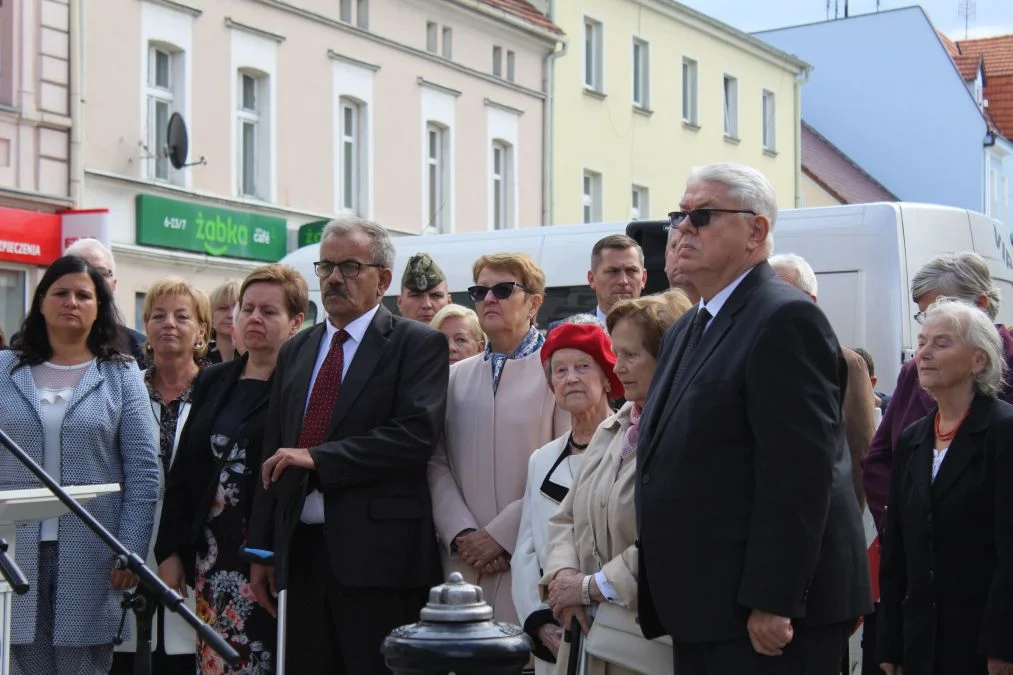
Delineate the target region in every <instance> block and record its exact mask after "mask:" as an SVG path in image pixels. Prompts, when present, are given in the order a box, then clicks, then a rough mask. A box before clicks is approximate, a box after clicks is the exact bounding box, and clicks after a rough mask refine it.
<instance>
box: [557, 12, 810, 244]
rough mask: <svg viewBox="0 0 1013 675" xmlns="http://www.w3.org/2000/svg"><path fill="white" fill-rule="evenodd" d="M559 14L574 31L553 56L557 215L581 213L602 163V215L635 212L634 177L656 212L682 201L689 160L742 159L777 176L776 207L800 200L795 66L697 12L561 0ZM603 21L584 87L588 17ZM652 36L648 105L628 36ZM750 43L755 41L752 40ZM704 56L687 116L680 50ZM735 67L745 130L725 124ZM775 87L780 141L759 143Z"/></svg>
mask: <svg viewBox="0 0 1013 675" xmlns="http://www.w3.org/2000/svg"><path fill="white" fill-rule="evenodd" d="M556 10H557V11H556V16H555V17H554V18H555V21H556V23H557V24H558V25H560V26H561V27H562V28H563V30H564V31H565V32H566V34H567V36H568V42H569V45H568V51H567V54H566V55H565V56H563V57H561V58H559V59H557V61H556V65H555V73H554V78H555V81H554V97H555V100H554V113H553V114H554V118H553V126H554V133H553V136H554V138H553V144H554V145H553V152H554V158H553V170H552V177H553V181H554V183H553V204H552V212H551V216H550V218H551V224H557V225H561V224H571V223H580V222H582V221H583V213H582V207H583V203H582V197H583V182H582V181H583V172H584V170H585V169H587V170H591V171H595V172H598V173H600V174H601V175H602V214H601V215H602V220H604V221H614V220H626V219H628V218H629V216H630V209H631V190H632V186H633V185H634V184H636V185H640V186H644V187H646V188H648V190H649V200H648V202H649V213H647V214H642V215H641V217H642V218H646V217H650V218H663V217H665V215H666V214H667V213H668V212H669V211H673V210H676V209H677V207H678V205H679V200H680V198H681V196H682V193H683V188H684V187H685V181H686V177H687V176H688V174H689V172H690V170H691V168H692V167H694V166H697V165H700V164H709V163H712V162H722V161H729V162H741V163H743V164H748V165H750V166H753V167H755V168H757V169H759V170H760V171H762V172H763V173H764V174H765V175H766V176H767V177H768V178H769V179H770V180H771V182H772V183H773V185H774V188H775V190H776V192H777V197H778V203H779V206H780V208H792V207H794V206H795V200H796V190H797V189H798V184H797V181H798V163H797V153H796V150H797V148H798V144H799V142H800V141H799V127H798V121H797V116H796V96H797V93H796V92H797V89H796V86H795V82H796V73H797V69H798V66H796V65H794V64H792V63H791V62H788V61H779V60H778V61H776V62H775V60H772V59H770V58H765V57H763V56H759V55H757V54H755V53H752V52H750V51H749V49H750V48H749V47H744V46H742V45H744V44H745V43H744V40H743V38H741V37H739V36H736V35H734V34H728V37H727V38H726V39H721V38H718V37H715V36H713V35H710V34H708V33H707V32H706V31H704V30H701V28H700V27H699V24H696V23H695V22H696V21H697V20H696V19H688V20H687V19H681V20H680V19H676V18H673V16H672V13H673V12H676V13H677V12H679V10H678V9H677V8H673V7H671V6H668V8H667V9H665V8H663V7H662V6H661V5H657V6H656V8H655V9H652V6H651V4H650V3H649V2H648V3H644V4H638V3H632V2H625V1H624V0H590V1H589V2H586V3H575V2H557V4H556ZM585 16H586V17H589V18H591V19H594V20H596V21H599V22H600V23H601V24H602V25H603V35H602V42H603V56H602V61H603V65H602V70H603V89H604V92H603V93H604V94H605V97H604V98H601V97H600V96H595V95H592V94H589V93H587V92H586V91H585V87H584V17H585ZM634 37H638V38H640V39H642V40H645V41H647V42H648V43H649V53H650V59H649V60H650V65H649V72H650V102H649V107H650V110H651V112H650V114H644V113H643V112H640V111H636V110H635V107H634V105H633V64H632V54H633V38H634ZM751 49H752V50H753V51H754V52H755V50H756V48H755V47H752V48H751ZM684 57H687V58H690V59H693V60H695V61H696V62H697V64H698V65H697V79H698V89H697V91H698V122H699V128H691V127H690V126H688V125H685V124H684V123H683V119H682V61H683V58H684ZM726 74H727V75H730V76H732V77H735V78H737V79H738V136H739V141H738V142H732V141H729V140H727V139H726V138H725V135H724V76H725V75H726ZM763 90H768V91H772V92H774V94H775V100H776V103H775V110H776V153H769V152H766V151H765V150H764V149H763V146H762V128H763V127H762V123H763V122H762V113H761V110H762V92H763Z"/></svg>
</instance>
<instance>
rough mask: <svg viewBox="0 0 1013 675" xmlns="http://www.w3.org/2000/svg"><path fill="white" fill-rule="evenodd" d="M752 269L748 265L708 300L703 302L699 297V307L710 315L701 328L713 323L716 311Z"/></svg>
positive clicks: (705, 328)
mask: <svg viewBox="0 0 1013 675" xmlns="http://www.w3.org/2000/svg"><path fill="white" fill-rule="evenodd" d="M752 271H753V268H752V267H750V268H749V269H748V270H746V271H745V272H743V273H742V276H740V277H739V278H738V279H736V280H735V281H733V282H732V283H730V284H728V285H727V286H725V287H724V288H722V289H721V290H720V291H718V292H717V293H715V294H714V297H713V298H711V299H710V301H709V302H704V300H703V298H700V307H701V308H704V309H706V310H707V311H708V312H710V315H711V318H710V320H709V321H707V325H706V326H704V328H703V329H704V331H706V330H707V329H708V328H710V327H711V324H712V323H714V319H716V318H717V315H718V312H720V311H721V308H722V307H724V306H725V303H726V302H728V298H730V297H732V293H734V292H735V289H736V288H738V287H739V284H741V283H742V280H743V279H745V278H746V275H748V274H749V273H750V272H752Z"/></svg>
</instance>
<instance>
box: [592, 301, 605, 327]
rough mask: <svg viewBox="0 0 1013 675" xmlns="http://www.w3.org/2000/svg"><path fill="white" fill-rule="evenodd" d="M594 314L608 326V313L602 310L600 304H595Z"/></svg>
mask: <svg viewBox="0 0 1013 675" xmlns="http://www.w3.org/2000/svg"><path fill="white" fill-rule="evenodd" d="M594 316H595V318H596V319H598V320H599V321H601V322H602V323H603V324H605V325H606V326H607V325H608V322H607V321H606V319H607V318H608V314H606V313H605V312H603V311H601V307H599V306H598V305H595V306H594Z"/></svg>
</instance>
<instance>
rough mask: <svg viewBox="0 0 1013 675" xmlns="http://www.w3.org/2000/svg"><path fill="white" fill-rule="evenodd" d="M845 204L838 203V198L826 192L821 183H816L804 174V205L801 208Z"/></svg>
mask: <svg viewBox="0 0 1013 675" xmlns="http://www.w3.org/2000/svg"><path fill="white" fill-rule="evenodd" d="M842 203H843V202H839V201H837V199H836V198H834V196H833V195H832V194H830V193H829V192H827V191H826V190H824V189H823V188H822V187H821V186H820V184H819V183H817V182H816V181H814V180H813V179H812V178H810V177H809V176H807V175H806V174H802V204H801V206H804V207H807V206H837V205H839V204H842Z"/></svg>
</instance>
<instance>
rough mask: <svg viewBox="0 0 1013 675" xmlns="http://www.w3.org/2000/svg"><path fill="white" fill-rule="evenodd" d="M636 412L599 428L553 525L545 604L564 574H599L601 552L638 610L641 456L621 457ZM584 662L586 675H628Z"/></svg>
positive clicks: (562, 666)
mask: <svg viewBox="0 0 1013 675" xmlns="http://www.w3.org/2000/svg"><path fill="white" fill-rule="evenodd" d="M632 408H633V403H629V402H628V403H626V405H624V406H623V407H622V409H621V410H620V411H619V412H618V413H616V414H615V415H612V416H611V417H609V418H608V419H606V420H605V421H604V422H602V423H601V426H599V427H598V430H597V431H596V432H595V434H594V437H593V438H592V439H591V443H590V445H588V448H587V450H585V451H584V463H583V465H582V466H581V469H580V473H579V474H578V475H577V480H576V482H575V483H574V485H573V487H571V488H570V492H569V493H567V495H566V499H564V500H563V503H562V504H560V505H559V510H558V511H556V513H555V515H554V516H552V518H551V519H550V520H549V558H548V562H547V563H546V565H545V575H544V576H543V577H542V581H541V583H540V585H539V592H540V594H541V597H542V599H543V600H544V599H545V598H546V596H547V595H548V591H549V584H550V583H551V581H552V579H553V577H554V576H555V575H556V573H557V572H559V571H560V570H562V569H565V568H567V567H572V568H576V569H579V570H580V571H581V572H584V573H585V574H595V573H597V572H598V571H599V566H598V562H597V561H596V560H595V556H594V548H595V546H597V549H598V555H599V557H600V558H601V561H602V563H603V566H602V567H601V568H600V569H601V570H602V571H604V572H605V577H606V578H607V579H608V580H609V583H610V584H611V585H612V587H613V589H615V592H616V593H617V594H618V595H619V597H620V599H621V600H622V601H623V603H624V604H625V605H626V608H627V609H629V610H632V611H636V609H637V562H638V558H637V547H636V538H637V523H636V511H635V507H634V503H633V497H634V481H635V480H636V474H637V455H636V453H634V454H633V455H630V456H629V457H627V458H626V459H625V460H622V461H620V455H619V453H620V446H621V445H622V439H623V433H624V432H625V430H626V427H627V425H628V424H629V418H630V411H631V409H632ZM568 657H569V653H568V651H567V649H566V645H564V646H563V647H562V648H561V649H560V651H559V658H558V659H557V660H556V670H555V672H556V673H557V674H561V673H566V668H567V663H568ZM585 660H586V661H587V663H586V670H585V671H583V672H586V673H587V675H626V674H627V673H630V671H627V670H625V669H623V668H619V667H618V666H613V665H610V664H607V663H604V662H602V661H598V660H596V659H594V658H593V657H587V656H586V655H585ZM630 675H635V674H632V673H630Z"/></svg>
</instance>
